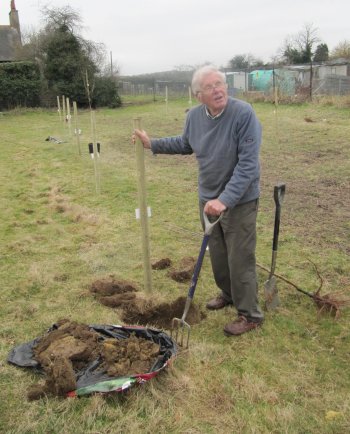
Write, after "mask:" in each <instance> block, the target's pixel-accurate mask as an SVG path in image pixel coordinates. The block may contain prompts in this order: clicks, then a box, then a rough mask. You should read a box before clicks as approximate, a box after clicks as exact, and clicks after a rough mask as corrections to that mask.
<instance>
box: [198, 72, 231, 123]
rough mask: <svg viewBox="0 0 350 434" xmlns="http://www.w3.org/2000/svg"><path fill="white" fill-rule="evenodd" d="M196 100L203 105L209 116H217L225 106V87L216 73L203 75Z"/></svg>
mask: <svg viewBox="0 0 350 434" xmlns="http://www.w3.org/2000/svg"><path fill="white" fill-rule="evenodd" d="M200 89H201V90H200V91H199V92H198V94H197V99H198V101H200V102H201V103H202V104H205V105H206V106H207V107H208V109H209V112H210V114H211V115H213V116H216V115H217V114H219V113H220V112H221V111H222V110H223V109H224V108H225V107H226V104H227V85H226V83H225V82H223V81H222V78H221V76H220V75H219V74H218V73H217V72H211V73H209V74H208V75H205V76H204V78H203V80H202V83H201V87H200Z"/></svg>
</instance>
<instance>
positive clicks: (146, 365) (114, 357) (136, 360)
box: [102, 336, 159, 377]
mask: <svg viewBox="0 0 350 434" xmlns="http://www.w3.org/2000/svg"><path fill="white" fill-rule="evenodd" d="M158 354H159V345H157V344H155V343H154V342H151V341H147V340H145V339H139V338H137V337H136V336H131V337H130V338H129V339H125V340H123V341H116V340H115V339H108V340H106V341H105V342H104V343H103V351H102V355H103V358H104V361H105V362H104V366H105V368H106V371H107V373H108V375H109V376H111V377H121V376H123V375H132V374H135V373H136V372H148V371H149V369H150V361H151V360H154V359H155V358H156V357H157V356H158Z"/></svg>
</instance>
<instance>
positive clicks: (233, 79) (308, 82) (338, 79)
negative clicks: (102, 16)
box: [118, 68, 350, 99]
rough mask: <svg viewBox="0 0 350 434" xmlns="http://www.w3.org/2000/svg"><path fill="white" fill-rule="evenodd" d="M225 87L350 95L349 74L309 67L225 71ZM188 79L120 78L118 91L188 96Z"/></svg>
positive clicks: (308, 94) (292, 94) (271, 93)
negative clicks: (146, 80) (148, 80)
mask: <svg viewBox="0 0 350 434" xmlns="http://www.w3.org/2000/svg"><path fill="white" fill-rule="evenodd" d="M226 77H227V83H228V90H229V94H230V95H231V96H239V95H240V94H243V93H250V94H252V95H253V94H255V95H259V96H261V98H269V97H273V96H274V95H275V93H277V94H278V96H279V98H284V97H289V98H301V99H302V98H309V97H312V96H321V95H329V96H337V95H350V76H346V75H335V74H329V75H325V76H324V77H323V78H318V74H317V73H315V71H312V70H311V69H310V68H309V69H307V68H304V69H300V70H298V69H287V68H285V69H284V68H283V69H276V70H257V71H252V72H242V71H239V72H229V73H226ZM189 87H190V82H185V81H183V82H178V81H160V80H158V81H154V82H153V83H152V82H151V83H137V82H131V81H130V82H129V81H120V82H119V89H118V92H119V94H120V95H121V96H123V95H133V96H138V95H153V97H154V98H159V97H163V98H166V97H169V98H179V97H187V96H189Z"/></svg>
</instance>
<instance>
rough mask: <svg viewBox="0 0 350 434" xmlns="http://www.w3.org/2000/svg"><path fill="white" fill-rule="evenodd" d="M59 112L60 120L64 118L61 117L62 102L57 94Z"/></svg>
mask: <svg viewBox="0 0 350 434" xmlns="http://www.w3.org/2000/svg"><path fill="white" fill-rule="evenodd" d="M57 112H58V117H59V118H60V122H61V120H62V118H61V104H60V97H59V96H57Z"/></svg>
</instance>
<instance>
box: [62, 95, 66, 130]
mask: <svg viewBox="0 0 350 434" xmlns="http://www.w3.org/2000/svg"><path fill="white" fill-rule="evenodd" d="M62 110H63V112H62V113H63V125H64V124H65V122H66V98H65V96H64V95H62Z"/></svg>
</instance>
